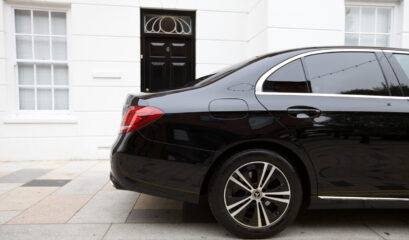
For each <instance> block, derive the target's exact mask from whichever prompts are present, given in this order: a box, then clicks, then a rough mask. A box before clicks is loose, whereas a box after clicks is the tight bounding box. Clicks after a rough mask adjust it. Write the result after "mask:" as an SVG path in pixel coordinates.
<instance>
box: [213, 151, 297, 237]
mask: <svg viewBox="0 0 409 240" xmlns="http://www.w3.org/2000/svg"><path fill="white" fill-rule="evenodd" d="M301 202H302V188H301V183H300V180H299V177H298V175H297V172H296V170H295V169H294V168H293V167H292V166H291V165H290V164H289V162H288V161H287V160H286V159H285V158H284V157H282V156H281V155H279V154H277V153H275V152H272V151H267V150H261V149H260V150H259V149H255V150H247V151H244V152H241V153H238V154H236V155H234V156H232V157H230V158H229V159H227V161H225V162H224V163H223V164H222V165H220V166H219V168H218V169H217V170H216V172H215V174H214V175H213V177H212V180H211V182H210V188H209V204H210V208H211V210H212V212H213V214H214V216H215V217H216V219H217V220H218V222H219V223H221V224H222V225H223V226H224V227H226V229H227V230H229V231H230V232H232V233H233V234H235V235H237V236H239V237H244V238H265V237H270V236H272V235H274V234H276V233H278V232H280V231H281V230H283V229H284V228H285V227H286V226H287V225H288V224H289V223H290V222H292V221H293V220H294V219H295V217H296V216H297V213H298V211H299V209H300V206H301Z"/></svg>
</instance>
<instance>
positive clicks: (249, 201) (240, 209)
mask: <svg viewBox="0 0 409 240" xmlns="http://www.w3.org/2000/svg"><path fill="white" fill-rule="evenodd" d="M252 201H253V200H252V199H249V200H248V201H247V202H246V203H245V204H243V206H241V207H240V208H239V209H237V210H236V211H234V213H232V214H231V215H232V216H233V217H234V216H236V215H237V214H238V213H239V212H241V211H243V209H244V208H245V207H247V205H249V204H250V203H251V202H252Z"/></svg>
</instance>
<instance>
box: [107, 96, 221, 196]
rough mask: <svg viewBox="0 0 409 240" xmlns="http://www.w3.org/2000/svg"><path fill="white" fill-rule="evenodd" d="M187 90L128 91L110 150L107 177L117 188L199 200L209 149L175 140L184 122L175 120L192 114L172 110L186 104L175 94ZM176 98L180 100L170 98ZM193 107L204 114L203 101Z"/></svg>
mask: <svg viewBox="0 0 409 240" xmlns="http://www.w3.org/2000/svg"><path fill="white" fill-rule="evenodd" d="M181 94H182V95H183V97H182V96H179V95H181ZM186 94H189V93H184V92H178V91H172V92H165V93H152V94H144V95H138V96H133V95H130V96H128V98H127V100H126V103H125V106H124V109H123V120H122V123H121V127H120V130H119V134H118V137H117V140H116V142H115V143H114V145H113V147H112V154H111V176H110V177H111V182H112V183H113V185H114V186H115V187H116V188H119V189H125V190H133V191H137V192H142V193H147V194H151V195H158V196H162V197H168V198H173V199H179V200H183V201H190V202H197V201H198V199H199V195H200V186H201V183H202V181H203V178H204V175H205V173H206V171H207V167H206V165H207V163H208V162H210V160H209V159H212V158H213V153H214V152H213V151H209V150H205V149H197V148H192V147H189V146H188V145H189V141H190V140H187V141H185V142H183V141H176V140H175V138H177V137H175V134H176V135H177V134H178V132H179V133H180V132H181V131H184V130H181V129H184V128H185V127H184V126H181V124H180V123H182V125H183V124H184V123H186V124H187V125H189V123H188V120H184V118H186V119H189V118H196V117H192V116H193V115H195V114H194V113H188V112H187V113H184V112H179V111H178V110H177V109H178V108H179V106H180V108H182V109H186V107H185V106H184V103H186V101H183V100H175V98H178V99H184V98H185V95H186ZM176 95H178V96H176ZM175 102H179V104H178V105H177V106H175V105H174V104H172V103H175ZM189 105H190V106H192V103H190V104H189ZM195 109H202V110H203V111H206V112H205V114H208V113H207V105H206V107H205V106H203V107H202V108H201V107H195ZM203 114H204V113H203ZM197 119H199V118H197ZM186 132H188V131H186ZM182 134H184V133H182ZM186 134H189V133H186Z"/></svg>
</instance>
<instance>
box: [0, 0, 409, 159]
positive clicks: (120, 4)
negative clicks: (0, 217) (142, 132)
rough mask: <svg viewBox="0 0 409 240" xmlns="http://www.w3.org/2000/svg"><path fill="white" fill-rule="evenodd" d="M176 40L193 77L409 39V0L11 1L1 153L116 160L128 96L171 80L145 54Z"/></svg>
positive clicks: (2, 47)
mask: <svg viewBox="0 0 409 240" xmlns="http://www.w3.org/2000/svg"><path fill="white" fill-rule="evenodd" d="M152 9H154V10H152ZM169 16H170V17H171V19H173V20H174V21H173V22H172V21H169V19H170V18H169ZM166 17H168V19H167V20H168V22H167V24H165V22H166V20H163V23H164V25H163V26H160V25H158V24H159V22H160V21H159V20H158V21H157V23H155V24H157V25H156V27H155V26H151V25H149V23H148V22H149V19H151V18H152V19H153V20H151V22H150V23H153V22H154V21H155V19H165V18H166ZM173 30H175V31H174V32H172V31H173ZM155 31H164V32H162V33H161V34H159V35H157V36H156V35H155V34H156V33H155ZM161 36H162V37H161ZM152 39H153V40H152ZM155 44H156V45H155ZM161 44H162V45H161ZM163 44H165V45H163ZM166 44H168V45H169V46H170V47H172V49H177V47H178V46H179V47H180V51H179V52H177V53H178V54H181V55H180V56H182V55H183V56H187V60H186V59H185V60H183V61H182V60H181V61H179V60H178V61H179V62H178V61H174V62H171V63H170V65H169V66H171V67H170V70H169V71H170V72H171V73H172V71H173V72H177V71H179V70H180V69H182V70H183V69H184V70H183V71H184V72H183V71H182V73H181V74H182V75H183V74H184V75H183V76H184V77H185V78H186V79H189V78H191V79H193V78H194V77H196V78H198V77H201V76H204V75H207V74H210V73H213V72H216V71H217V70H218V69H220V68H223V67H225V66H228V65H230V64H233V63H235V62H238V61H241V60H244V59H246V58H249V57H252V56H255V55H260V54H264V53H268V52H273V51H278V50H284V49H289V48H298V47H308V46H322V45H374V46H390V47H402V48H409V0H396V1H394V0H389V1H378V0H376V1H375V0H372V1H344V0H308V1H306V0H270V1H269V0H0V161H19V160H70V159H107V158H108V157H109V153H110V147H111V145H112V144H113V142H114V141H115V138H116V136H117V133H118V131H119V125H120V122H121V111H122V105H123V103H124V101H125V97H126V96H127V94H129V93H132V94H135V93H139V92H146V91H152V89H150V88H151V87H153V86H155V84H156V83H154V81H162V83H163V82H164V81H168V80H169V79H167V76H168V75H171V74H168V73H169V72H166V71H165V72H164V71H162V70H161V69H162V68H160V67H158V69H159V70H158V71H159V75H155V71H156V70H155V67H157V66H160V63H153V64H152V65H149V66H150V67H151V68H152V69H153V70H151V68H150V67H149V66H148V65H146V64H147V62H144V61H148V60H147V59H148V58H147V55H149V54H150V55H149V56H150V57H152V56H153V55H155V51H157V52H161V51H163V53H165V52H166V51H167V52H169V48H168V47H167V46H168V45H166ZM184 44H187V45H184ZM152 46H153V47H152ZM155 46H156V47H157V48H154V47H155ZM181 46H188V47H186V48H182V47H181ZM155 49H156V50H155ZM172 51H173V50H172ZM175 51H176V50H175ZM172 54H173V53H172ZM172 54H171V55H172ZM169 61H171V60H169ZM144 64H145V65H144ZM155 64H156V65H155ZM164 64H165V63H164ZM185 64H188V65H185ZM189 64H190V65H189ZM186 66H188V67H186ZM172 69H173V70H172ZM178 69H179V70H178ZM186 69H188V70H186ZM185 70H186V71H185ZM161 71H162V72H161ZM152 74H153V75H152ZM160 74H162V75H160ZM182 75H181V76H182ZM158 76H162V77H163V78H160V77H158ZM164 79H165V80H164ZM169 81H173V80H172V79H170V80H169ZM163 84H165V85H164V86H167V87H168V88H171V86H170V85H166V84H167V83H166V82H165V83H163ZM169 104H177V103H169Z"/></svg>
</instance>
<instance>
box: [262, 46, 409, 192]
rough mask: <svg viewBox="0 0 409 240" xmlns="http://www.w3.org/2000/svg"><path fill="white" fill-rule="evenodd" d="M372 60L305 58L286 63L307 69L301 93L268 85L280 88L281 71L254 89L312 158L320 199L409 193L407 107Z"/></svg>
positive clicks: (364, 53)
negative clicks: (392, 93)
mask: <svg viewBox="0 0 409 240" xmlns="http://www.w3.org/2000/svg"><path fill="white" fill-rule="evenodd" d="M377 54H379V53H376V54H375V52H372V51H369V50H347V49H343V50H324V51H317V52H311V53H307V54H303V55H302V56H300V58H299V59H296V60H293V61H291V62H290V63H288V64H293V62H294V61H299V62H300V64H299V66H302V67H303V69H304V74H305V79H306V81H305V83H304V86H305V87H304V90H303V91H302V92H301V91H296V90H294V88H293V89H290V90H289V91H290V92H285V91H282V92H280V91H278V89H277V87H272V86H275V85H277V84H278V85H282V83H281V80H280V79H279V78H278V77H280V78H283V77H281V76H279V75H280V74H279V73H280V72H281V71H280V69H281V68H280V69H278V70H277V71H275V72H273V73H272V74H271V75H270V76H269V77H268V78H267V79H266V81H265V82H264V84H263V87H262V89H261V91H260V89H258V90H257V97H258V98H259V100H260V102H261V103H262V104H263V105H264V106H265V107H266V108H267V109H268V110H269V111H271V112H272V114H274V115H276V116H277V117H279V119H280V121H281V123H282V124H284V125H285V126H287V128H288V132H289V137H288V139H289V140H290V141H292V142H293V143H295V144H297V145H299V146H301V147H303V148H304V150H305V151H306V153H307V154H308V155H309V156H310V159H311V161H312V163H313V165H314V168H315V171H316V174H317V180H318V192H319V195H320V196H334V197H348V196H349V197H403V196H408V195H409V191H408V189H409V181H407V179H406V178H407V172H408V170H409V165H408V160H407V159H408V158H407V156H409V142H408V124H407V122H408V120H406V119H408V115H407V108H408V102H407V101H402V97H399V96H391V94H390V89H389V86H390V85H395V86H396V85H397V84H398V83H397V82H395V83H389V82H387V81H386V79H385V75H384V72H383V70H382V68H381V66H380V62H379V61H378V58H379V57H377ZM286 66H287V65H284V66H283V67H286ZM283 69H284V68H283ZM292 72H294V70H293V71H292ZM276 75H278V76H276ZM286 82H288V81H286ZM297 84H299V83H297Z"/></svg>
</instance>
